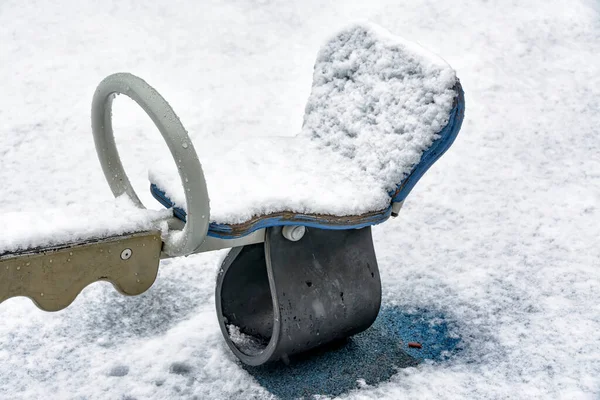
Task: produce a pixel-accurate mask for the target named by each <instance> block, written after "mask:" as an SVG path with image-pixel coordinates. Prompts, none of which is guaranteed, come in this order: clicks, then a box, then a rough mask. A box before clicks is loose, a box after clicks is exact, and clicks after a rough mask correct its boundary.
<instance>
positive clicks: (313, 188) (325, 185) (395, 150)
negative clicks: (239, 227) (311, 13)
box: [149, 22, 457, 224]
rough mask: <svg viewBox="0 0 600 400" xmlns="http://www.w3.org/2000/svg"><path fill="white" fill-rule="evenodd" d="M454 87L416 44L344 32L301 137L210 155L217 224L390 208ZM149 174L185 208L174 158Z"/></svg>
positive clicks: (206, 162)
mask: <svg viewBox="0 0 600 400" xmlns="http://www.w3.org/2000/svg"><path fill="white" fill-rule="evenodd" d="M455 84H456V76H455V74H454V71H453V70H452V69H451V68H450V67H449V66H448V64H446V63H445V62H444V61H443V60H441V59H440V58H438V57H436V56H434V55H432V54H429V53H428V52H426V51H425V50H423V49H422V48H420V47H418V46H417V45H415V44H413V43H410V42H407V41H405V40H403V39H401V38H399V37H395V36H393V35H391V34H390V33H389V32H387V31H385V30H384V29H382V28H381V27H378V26H376V25H373V24H370V23H367V22H363V23H355V24H353V25H351V26H348V27H346V28H344V29H343V30H341V31H340V32H339V33H338V34H336V35H333V37H332V38H331V39H329V40H328V41H327V42H326V43H325V44H324V45H323V47H322V48H321V50H320V52H319V53H318V56H317V61H316V63H315V66H314V75H313V85H312V91H311V94H310V96H309V99H308V103H307V105H306V113H305V115H304V125H303V127H302V131H301V133H300V134H299V135H298V136H296V137H294V138H289V137H285V138H265V137H261V138H258V139H256V138H252V139H246V140H242V141H241V142H239V143H237V144H236V145H235V146H233V148H230V149H227V148H226V145H217V147H216V148H214V149H213V150H212V151H211V152H210V153H209V155H208V157H206V155H202V157H201V159H200V162H201V163H202V166H203V170H204V173H205V177H206V182H207V186H208V195H209V197H210V206H211V222H217V223H234V224H235V223H241V222H245V221H247V220H249V219H251V218H252V217H254V216H260V215H268V214H271V213H275V212H280V211H292V212H298V213H304V214H329V215H338V216H344V215H360V214H364V213H367V212H372V211H380V210H383V209H386V208H387V207H389V205H390V201H391V196H390V193H393V192H394V190H395V189H396V187H397V185H399V184H400V182H401V181H402V179H403V178H405V177H406V176H407V175H408V173H409V172H410V171H411V169H412V167H413V166H414V165H416V164H417V163H418V162H419V160H420V159H421V154H422V153H423V152H424V151H425V150H426V149H427V148H428V147H429V146H430V145H431V144H432V143H433V141H434V140H435V139H437V138H438V137H439V136H438V135H436V134H437V133H438V132H439V131H441V130H442V128H443V127H444V126H445V125H446V123H447V122H448V116H449V114H450V111H451V109H452V105H453V101H454V98H455V97H456V95H457V93H456V91H455V90H453V88H454V86H455ZM226 140H228V141H231V139H230V138H226ZM196 145H197V147H198V145H200V146H202V141H200V142H198V141H197V142H196ZM223 149H224V150H223ZM149 175H150V181H151V182H152V183H155V184H157V185H158V187H159V188H161V189H162V190H163V191H165V192H166V194H167V196H168V197H169V198H170V199H171V201H173V202H174V203H175V205H176V206H178V207H180V208H183V209H184V210H185V209H186V204H185V191H184V189H183V186H182V184H181V181H180V179H179V177H178V175H177V169H176V168H174V166H173V162H172V161H170V160H165V161H163V162H158V163H156V164H155V165H154V166H153V167H152V168H151V170H150V174H149ZM224 182H227V184H224ZM315 193H319V195H318V196H315Z"/></svg>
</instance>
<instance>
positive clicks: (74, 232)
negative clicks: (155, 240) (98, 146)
mask: <svg viewBox="0 0 600 400" xmlns="http://www.w3.org/2000/svg"><path fill="white" fill-rule="evenodd" d="M165 211H166V210H165ZM165 211H155V210H144V209H140V208H138V207H136V206H135V205H134V204H133V202H132V201H131V200H129V198H128V197H126V196H121V197H119V198H118V199H115V200H114V201H107V202H105V203H104V204H97V205H93V206H86V205H85V204H71V205H68V206H65V207H60V208H44V209H42V210H32V211H13V212H3V213H2V214H0V219H1V220H2V224H3V225H4V226H5V227H6V228H5V231H4V232H3V233H2V236H0V255H2V254H3V253H10V252H16V251H24V250H29V249H34V248H38V247H48V246H56V245H62V244H69V243H74V242H79V241H85V240H91V239H102V238H106V237H108V236H113V235H121V234H125V233H133V232H141V231H145V230H150V229H159V230H161V231H164V232H166V231H167V226H166V222H165V221H166V219H167V218H168V217H169V215H170V213H169V212H168V211H167V212H165Z"/></svg>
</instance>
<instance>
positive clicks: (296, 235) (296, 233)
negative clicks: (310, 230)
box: [281, 225, 306, 242]
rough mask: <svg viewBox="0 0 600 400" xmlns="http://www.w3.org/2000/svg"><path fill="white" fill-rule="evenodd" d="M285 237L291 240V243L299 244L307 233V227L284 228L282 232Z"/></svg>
mask: <svg viewBox="0 0 600 400" xmlns="http://www.w3.org/2000/svg"><path fill="white" fill-rule="evenodd" d="M281 233H282V234H283V237H284V238H286V239H287V240H289V241H290V242H297V241H298V240H300V239H302V237H303V236H304V233H306V227H305V226H302V225H296V226H289V225H288V226H284V227H283V229H282V230H281Z"/></svg>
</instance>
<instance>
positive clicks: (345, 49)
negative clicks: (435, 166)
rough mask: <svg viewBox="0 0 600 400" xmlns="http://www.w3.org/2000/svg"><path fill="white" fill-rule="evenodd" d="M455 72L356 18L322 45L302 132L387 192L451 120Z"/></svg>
mask: <svg viewBox="0 0 600 400" xmlns="http://www.w3.org/2000/svg"><path fill="white" fill-rule="evenodd" d="M457 83H458V80H457V78H456V75H455V72H454V70H453V69H452V68H451V67H450V66H449V65H448V64H447V63H446V62H445V61H443V60H442V59H441V58H439V57H437V56H435V55H433V54H431V53H429V52H427V51H426V50H424V49H422V48H421V47H420V46H418V45H415V44H413V43H410V42H407V41H405V40H403V39H401V38H399V37H396V36H393V35H391V34H390V33H389V32H387V31H385V30H384V29H382V28H380V27H378V26H375V25H372V24H369V23H358V24H354V25H352V26H350V27H348V28H346V29H344V30H343V31H341V32H339V33H338V34H336V35H335V36H334V37H332V38H331V39H330V40H329V41H328V42H327V43H326V44H325V45H324V46H323V47H322V48H321V50H320V52H319V54H318V56H317V61H316V63H315V67H314V75H313V86H312V92H311V94H310V97H309V99H308V103H307V105H306V112H305V116H304V125H303V129H302V133H301V134H300V135H302V136H308V137H310V138H311V139H312V140H313V142H316V143H318V145H319V146H325V147H328V148H330V149H331V150H332V151H335V152H338V153H339V154H341V155H343V156H344V157H348V158H350V159H352V162H353V163H355V164H357V165H359V166H360V168H361V169H362V170H364V171H366V172H367V173H368V174H370V175H371V176H373V177H374V178H375V179H376V180H377V182H379V183H381V184H382V186H384V187H385V188H386V189H387V190H388V191H389V192H390V193H393V192H394V191H395V190H396V189H397V187H398V185H399V184H400V183H401V182H402V181H403V180H404V179H405V178H406V177H407V176H408V175H409V174H410V173H411V170H412V169H413V167H414V166H416V165H417V164H418V163H419V162H420V160H421V157H422V155H423V153H424V152H425V151H426V150H427V149H429V148H430V147H431V145H432V143H434V141H435V140H436V139H439V138H440V136H439V133H440V131H441V130H442V129H443V128H444V127H445V126H446V125H447V124H448V122H449V118H450V114H451V112H452V109H453V107H454V106H455V104H456V98H457V96H458V89H457Z"/></svg>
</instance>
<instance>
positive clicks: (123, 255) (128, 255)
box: [121, 249, 133, 260]
mask: <svg viewBox="0 0 600 400" xmlns="http://www.w3.org/2000/svg"><path fill="white" fill-rule="evenodd" d="M132 254H133V252H132V251H131V249H125V250H123V251H122V252H121V260H129V259H130V258H131V255H132Z"/></svg>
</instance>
